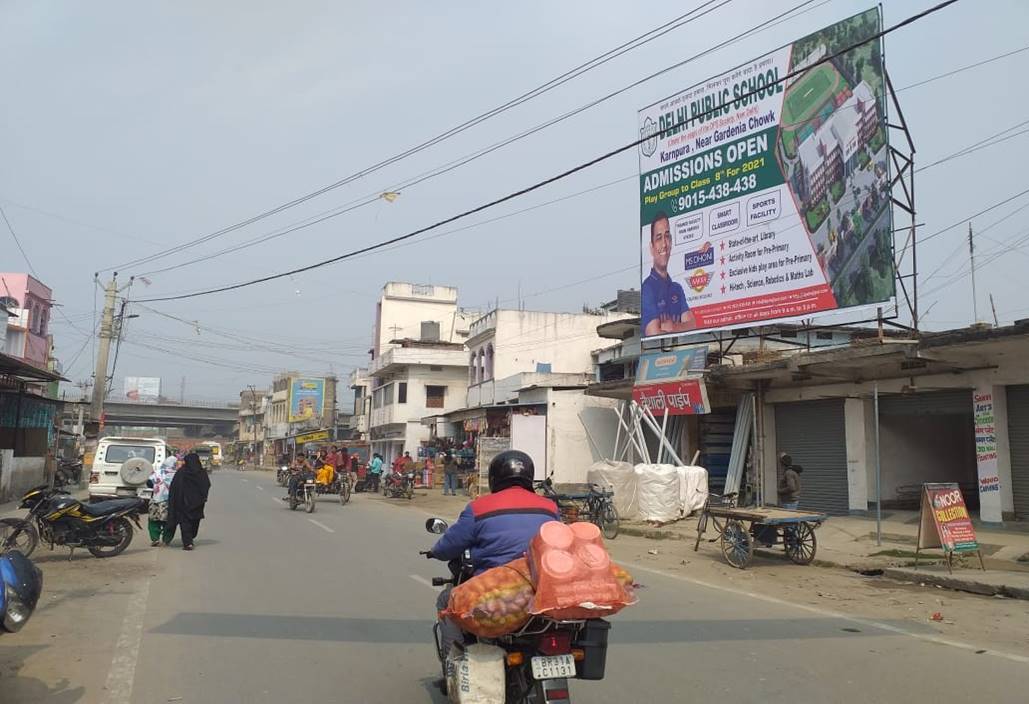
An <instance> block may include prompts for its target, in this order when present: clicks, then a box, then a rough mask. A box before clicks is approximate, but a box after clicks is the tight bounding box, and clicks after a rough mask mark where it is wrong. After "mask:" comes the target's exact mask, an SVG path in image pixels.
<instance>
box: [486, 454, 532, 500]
mask: <svg viewBox="0 0 1029 704" xmlns="http://www.w3.org/2000/svg"><path fill="white" fill-rule="evenodd" d="M535 476H536V465H534V464H533V463H532V458H531V457H529V456H528V455H527V454H525V453H524V452H522V451H521V450H505V451H504V452H501V453H500V454H499V455H497V456H496V457H494V458H493V461H492V462H490V463H489V490H490V491H501V490H503V489H508V488H510V487H512V486H520V487H522V488H523V489H528V490H529V491H532V480H533V478H534V477H535Z"/></svg>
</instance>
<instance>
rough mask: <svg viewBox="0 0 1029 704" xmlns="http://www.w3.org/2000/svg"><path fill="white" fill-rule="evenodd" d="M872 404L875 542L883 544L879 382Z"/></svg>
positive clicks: (874, 388)
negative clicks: (873, 425)
mask: <svg viewBox="0 0 1029 704" xmlns="http://www.w3.org/2000/svg"><path fill="white" fill-rule="evenodd" d="M872 405H873V407H874V408H875V410H874V412H873V414H872V415H873V416H874V422H875V544H876V545H882V544H883V533H882V528H883V527H882V522H883V512H882V506H883V495H882V467H881V466H880V462H879V382H878V381H877V382H875V383H874V384H872Z"/></svg>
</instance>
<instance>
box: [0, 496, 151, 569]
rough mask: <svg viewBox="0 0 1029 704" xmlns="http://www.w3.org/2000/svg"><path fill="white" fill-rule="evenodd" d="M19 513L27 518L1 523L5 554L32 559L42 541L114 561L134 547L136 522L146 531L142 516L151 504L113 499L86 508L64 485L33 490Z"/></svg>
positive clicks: (2, 544)
mask: <svg viewBox="0 0 1029 704" xmlns="http://www.w3.org/2000/svg"><path fill="white" fill-rule="evenodd" d="M19 508H25V509H28V510H29V513H28V515H27V516H26V517H25V518H22V519H17V518H4V519H0V550H9V549H15V550H19V551H20V552H21V553H22V554H24V555H25V556H26V557H28V556H30V555H31V554H32V552H33V551H34V550H35V549H36V547H37V546H38V545H39V541H40V539H42V540H45V541H46V542H47V543H49V544H50V549H51V550H53V549H54V546H56V545H64V546H66V547H68V548H71V549H72V550H74V549H75V548H79V547H84V548H86V549H87V550H89V552H90V554H92V555H93V556H94V557H114V556H115V555H119V554H121V553H122V552H124V551H125V548H127V547H128V546H129V543H131V542H132V523H135V524H136V527H137V528H139V529H140V530H142V529H143V526H142V525H141V524H140V522H139V517H138V515H137V514H139V513H141V512H143V511H146V502H145V501H143V500H142V499H112V500H110V501H100V502H98V503H94V504H89V503H83V502H81V501H79V500H78V499H76V498H75V497H74V496H71V495H70V494H68V493H66V492H64V491H63V490H62V489H61V487H60V485H58V486H55V487H50V486H49V485H46V484H44V485H43V486H38V487H36V488H35V489H30V490H29V491H28V492H27V493H26V494H25V495H24V496H23V497H22V499H21V505H20V506H19ZM130 520H131V521H132V523H130V522H129V521H130Z"/></svg>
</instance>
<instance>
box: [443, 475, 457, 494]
mask: <svg viewBox="0 0 1029 704" xmlns="http://www.w3.org/2000/svg"><path fill="white" fill-rule="evenodd" d="M457 484H458V482H457V475H456V474H444V475H443V495H444V496H446V495H447V494H450V495H451V496H457Z"/></svg>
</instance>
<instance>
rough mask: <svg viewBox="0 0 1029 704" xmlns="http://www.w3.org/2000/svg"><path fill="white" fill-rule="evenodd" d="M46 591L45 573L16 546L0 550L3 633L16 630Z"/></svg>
mask: <svg viewBox="0 0 1029 704" xmlns="http://www.w3.org/2000/svg"><path fill="white" fill-rule="evenodd" d="M42 591H43V573H42V572H40V571H39V568H38V567H36V566H35V565H34V564H32V561H31V560H30V559H29V558H27V557H25V556H24V555H22V554H21V553H20V552H19V551H17V550H8V551H7V552H4V553H2V554H0V633H3V632H4V631H6V632H7V633H17V632H18V631H20V630H21V629H22V626H24V625H25V624H26V622H28V620H29V617H30V616H31V615H32V612H33V611H35V609H36V603H37V602H39V595H40V593H41V592H42Z"/></svg>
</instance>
